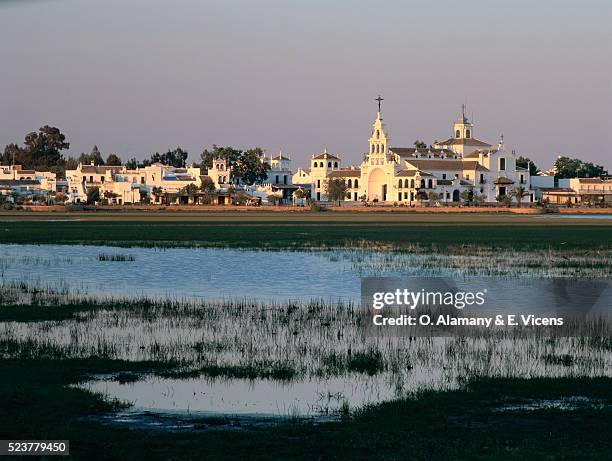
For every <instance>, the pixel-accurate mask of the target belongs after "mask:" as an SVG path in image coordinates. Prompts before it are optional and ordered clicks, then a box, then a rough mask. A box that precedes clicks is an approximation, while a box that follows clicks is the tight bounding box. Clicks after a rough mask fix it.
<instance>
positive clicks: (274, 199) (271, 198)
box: [268, 193, 283, 205]
mask: <svg viewBox="0 0 612 461" xmlns="http://www.w3.org/2000/svg"><path fill="white" fill-rule="evenodd" d="M282 199H283V196H282V195H280V194H276V193H274V194H268V202H269V203H271V204H272V205H278V204H279V203H280V202H281V200H282Z"/></svg>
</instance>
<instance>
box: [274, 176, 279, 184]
mask: <svg viewBox="0 0 612 461" xmlns="http://www.w3.org/2000/svg"><path fill="white" fill-rule="evenodd" d="M274 182H275V183H276V184H278V175H276V181H274Z"/></svg>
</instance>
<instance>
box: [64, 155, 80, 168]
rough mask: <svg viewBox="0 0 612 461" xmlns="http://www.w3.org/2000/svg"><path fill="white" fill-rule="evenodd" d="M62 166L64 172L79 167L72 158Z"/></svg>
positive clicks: (77, 162) (76, 161)
mask: <svg viewBox="0 0 612 461" xmlns="http://www.w3.org/2000/svg"><path fill="white" fill-rule="evenodd" d="M64 166H65V168H66V170H76V169H77V168H78V166H79V161H78V160H77V159H76V158H74V157H68V160H66V164H65V165H64Z"/></svg>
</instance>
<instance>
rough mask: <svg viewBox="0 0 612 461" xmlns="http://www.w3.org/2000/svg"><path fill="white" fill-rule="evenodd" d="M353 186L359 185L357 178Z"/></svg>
mask: <svg viewBox="0 0 612 461" xmlns="http://www.w3.org/2000/svg"><path fill="white" fill-rule="evenodd" d="M355 187H359V180H358V179H355Z"/></svg>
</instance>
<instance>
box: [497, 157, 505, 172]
mask: <svg viewBox="0 0 612 461" xmlns="http://www.w3.org/2000/svg"><path fill="white" fill-rule="evenodd" d="M499 169H500V171H505V170H506V159H505V158H503V157H502V158H500V159H499Z"/></svg>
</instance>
